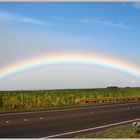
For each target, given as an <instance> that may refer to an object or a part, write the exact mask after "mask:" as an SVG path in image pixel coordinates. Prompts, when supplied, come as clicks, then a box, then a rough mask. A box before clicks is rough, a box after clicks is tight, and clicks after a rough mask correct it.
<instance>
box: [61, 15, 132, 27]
mask: <svg viewBox="0 0 140 140" xmlns="http://www.w3.org/2000/svg"><path fill="white" fill-rule="evenodd" d="M59 20H63V21H65V22H70V23H77V24H78V23H82V24H98V25H104V26H108V27H112V28H120V29H134V28H133V27H132V26H130V25H127V24H126V23H124V22H113V21H112V20H100V19H96V18H95V19H93V18H92V19H89V18H84V19H66V18H59Z"/></svg>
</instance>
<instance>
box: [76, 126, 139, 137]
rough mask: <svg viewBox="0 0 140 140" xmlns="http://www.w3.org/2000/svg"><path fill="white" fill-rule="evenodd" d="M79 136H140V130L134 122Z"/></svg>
mask: <svg viewBox="0 0 140 140" xmlns="http://www.w3.org/2000/svg"><path fill="white" fill-rule="evenodd" d="M79 138H140V132H139V131H137V130H136V128H134V127H133V126H132V124H126V125H122V126H116V127H113V128H108V129H106V130H103V131H99V132H96V133H93V134H86V135H82V136H79Z"/></svg>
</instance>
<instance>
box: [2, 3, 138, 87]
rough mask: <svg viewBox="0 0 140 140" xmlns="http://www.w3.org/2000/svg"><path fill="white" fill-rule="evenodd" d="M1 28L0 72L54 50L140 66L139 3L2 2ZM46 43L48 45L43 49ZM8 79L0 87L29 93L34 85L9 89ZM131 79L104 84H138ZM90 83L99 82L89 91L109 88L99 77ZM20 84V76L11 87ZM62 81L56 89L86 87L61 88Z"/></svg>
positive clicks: (63, 85)
mask: <svg viewBox="0 0 140 140" xmlns="http://www.w3.org/2000/svg"><path fill="white" fill-rule="evenodd" d="M0 29H1V33H0V38H1V39H0V41H1V43H0V49H1V51H0V54H1V57H0V59H1V60H2V61H1V62H0V67H1V68H3V67H4V66H6V65H9V64H12V63H14V62H16V60H17V59H18V60H24V58H30V56H31V57H33V56H36V55H41V54H43V53H44V50H45V51H47V52H49V51H51V52H53V51H55V52H57V50H66V51H67V50H73V51H74V50H86V51H90V52H92V51H93V52H94V51H98V52H101V53H105V54H107V55H111V56H115V57H116V58H122V59H124V60H129V61H130V62H132V63H134V64H135V65H137V67H140V63H139V62H140V56H139V52H140V47H139V44H140V39H139V37H140V3H130V2H129V3H126V2H120V3H119V2H117V3H115V2H112V3H109V2H104V3H100V2H99V3H97V2H96V3H95V2H89V3H88V2H83V3H79V2H65V3H64V2H61V3H57V2H52V3H51V2H48V3H47V2H46V3H42V2H39V3H22V2H21V3H2V2H1V3H0ZM16 39H17V40H16ZM8 43H9V44H8ZM39 44H42V45H41V46H40V45H39ZM45 44H47V47H46V45H45ZM48 44H49V45H48ZM25 46H26V47H25ZM27 46H28V47H27ZM63 70H64V69H63ZM100 71H101V70H100ZM33 72H35V71H33ZM33 72H32V73H33ZM77 72H78V71H77ZM29 73H30V72H27V73H26V74H29ZM24 74H25V73H24ZM26 74H25V75H26ZM38 74H39V72H38ZM52 75H53V74H52ZM84 75H85V77H86V72H84ZM105 75H106V76H105V77H107V76H108V74H107V73H106V74H105ZM117 76H118V75H117ZM25 77H26V76H25ZM31 77H32V76H31ZM112 77H115V75H110V79H112ZM128 77H129V76H128ZM130 77H131V76H130ZM12 78H15V77H12ZM12 78H9V79H7V81H6V80H5V83H4V84H2V85H0V88H1V89H20V88H25V89H26V88H28V89H30V87H31V89H34V88H35V87H36V85H35V84H31V83H30V84H28V85H31V86H30V87H26V86H23V83H22V82H21V84H20V85H18V84H17V86H16V84H15V85H12V86H9V85H11V82H12ZM78 78H79V77H77V79H78ZM133 78H134V77H132V79H133ZM25 79H26V80H27V79H28V78H27V77H26V78H25ZM99 79H100V78H99ZM134 79H135V78H134ZM134 79H133V80H132V81H131V80H130V82H128V83H127V81H128V79H127V78H124V82H123V80H122V83H120V82H119V81H118V80H117V79H116V80H114V81H112V82H109V84H114V85H118V86H125V85H126V86H139V84H140V80H139V79H137V78H136V80H134ZM90 80H91V81H98V82H97V83H98V84H95V85H89V87H105V86H108V85H109V84H104V83H105V81H103V79H101V80H97V79H96V78H95V79H92V78H91V79H90ZM90 80H89V81H90ZM13 81H14V80H13ZM19 81H21V79H20V78H17V79H15V83H19ZM40 81H41V78H40ZM66 81H67V79H65V80H64V81H62V82H61V83H62V84H61V85H60V88H76V87H77V88H79V87H88V84H87V83H81V84H80V83H79V84H76V85H77V86H75V87H73V84H72V85H71V83H70V82H68V84H67V85H65V84H63V83H65V82H66ZM85 81H86V80H85ZM87 81H88V79H87ZM134 81H135V82H134ZM52 83H53V82H52ZM54 83H55V81H54ZM84 84H85V86H84ZM56 85H57V82H56ZM56 85H55V84H54V85H51V84H50V86H48V87H47V88H59V86H56ZM69 85H70V86H69ZM110 86H112V85H110ZM40 88H46V85H44V86H40V85H39V86H38V89H40Z"/></svg>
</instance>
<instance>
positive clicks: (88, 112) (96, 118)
mask: <svg viewBox="0 0 140 140" xmlns="http://www.w3.org/2000/svg"><path fill="white" fill-rule="evenodd" d="M139 119H140V102H131V103H130V102H129V103H116V104H104V105H89V106H78V107H67V108H56V109H49V110H47V109H46V110H45V109H44V110H38V111H37V110H36V111H30V112H14V113H10V112H9V113H1V114H0V138H72V137H76V136H78V135H81V134H86V133H89V132H96V131H98V130H100V129H105V128H107V127H112V126H114V125H119V124H123V123H129V122H133V121H135V120H139Z"/></svg>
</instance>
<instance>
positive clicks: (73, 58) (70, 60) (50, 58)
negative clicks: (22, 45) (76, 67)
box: [0, 54, 140, 79]
mask: <svg viewBox="0 0 140 140" xmlns="http://www.w3.org/2000/svg"><path fill="white" fill-rule="evenodd" d="M53 64H85V65H98V66H103V67H107V68H111V69H114V70H118V71H121V72H124V73H126V74H129V75H133V76H136V77H138V78H140V69H139V67H136V66H134V65H132V64H130V63H128V62H122V61H121V60H118V59H117V60H116V59H113V58H108V57H106V56H99V55H98V56H96V55H93V54H92V55H91V54H90V55H89V54H59V55H58V54H53V55H45V56H41V57H39V56H38V57H37V58H33V59H30V60H25V61H23V62H17V63H15V64H12V65H8V66H6V67H4V68H1V69H0V79H3V78H6V77H9V76H12V75H17V74H19V73H21V72H24V71H28V70H31V69H33V68H37V67H41V66H49V65H53Z"/></svg>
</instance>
